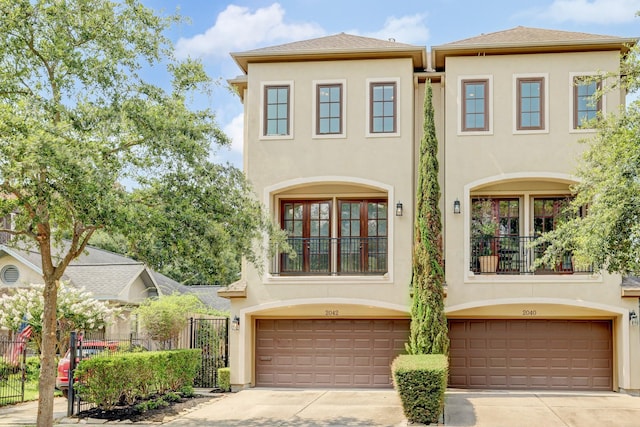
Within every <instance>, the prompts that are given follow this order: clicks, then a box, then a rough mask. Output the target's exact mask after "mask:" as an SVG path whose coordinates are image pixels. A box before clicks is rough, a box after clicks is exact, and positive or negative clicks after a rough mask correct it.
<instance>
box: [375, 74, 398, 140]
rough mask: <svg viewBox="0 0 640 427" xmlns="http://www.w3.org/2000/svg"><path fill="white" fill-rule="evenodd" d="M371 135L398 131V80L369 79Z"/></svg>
mask: <svg viewBox="0 0 640 427" xmlns="http://www.w3.org/2000/svg"><path fill="white" fill-rule="evenodd" d="M367 113H368V116H369V117H368V120H369V129H368V131H369V132H368V134H369V135H390V134H397V133H398V82H397V81H393V80H392V81H369V103H368V112H367Z"/></svg>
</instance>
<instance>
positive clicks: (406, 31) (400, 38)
mask: <svg viewBox="0 0 640 427" xmlns="http://www.w3.org/2000/svg"><path fill="white" fill-rule="evenodd" d="M425 18H426V15H423V14H416V15H407V16H401V17H400V18H396V17H395V16H391V17H389V18H387V20H386V21H385V23H384V27H382V29H380V30H378V31H374V32H371V33H366V34H364V35H365V36H367V37H373V38H376V39H382V40H388V39H395V40H396V41H397V42H400V43H409V44H417V45H426V44H427V39H428V38H429V29H428V28H427V26H426V25H425V23H424V20H425Z"/></svg>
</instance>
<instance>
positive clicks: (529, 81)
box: [517, 77, 545, 130]
mask: <svg viewBox="0 0 640 427" xmlns="http://www.w3.org/2000/svg"><path fill="white" fill-rule="evenodd" d="M517 103H518V104H517V105H518V113H517V114H518V121H517V128H518V130H541V129H544V128H545V122H544V107H545V105H544V103H545V97H544V78H542V77H527V78H518V81H517Z"/></svg>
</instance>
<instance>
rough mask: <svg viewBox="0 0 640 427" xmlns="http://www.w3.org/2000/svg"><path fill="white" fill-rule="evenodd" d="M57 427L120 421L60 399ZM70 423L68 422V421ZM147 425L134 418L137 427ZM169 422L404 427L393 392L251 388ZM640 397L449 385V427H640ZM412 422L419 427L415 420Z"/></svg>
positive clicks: (1, 416)
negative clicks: (85, 414)
mask: <svg viewBox="0 0 640 427" xmlns="http://www.w3.org/2000/svg"><path fill="white" fill-rule="evenodd" d="M54 402H55V418H56V420H57V424H56V425H57V426H58V427H63V426H75V427H78V425H83V426H94V425H115V424H120V425H121V424H123V423H122V422H121V423H106V424H105V423H104V422H103V421H99V420H93V422H94V423H93V424H92V422H91V421H89V422H88V420H76V419H73V423H68V421H71V420H70V419H67V420H64V421H63V419H64V415H65V414H66V400H65V399H63V398H56V399H55V401H54ZM36 416H37V402H27V403H23V404H18V405H11V406H7V407H0V426H31V425H35V422H36ZM63 422H64V424H63ZM141 424H142V425H143V424H145V423H135V425H141ZM152 424H154V425H163V426H169V427H196V426H197V427H200V426H211V425H215V426H223V427H240V426H242V427H293V426H301V427H334V426H335V427H351V426H353V427H383V426H384V427H405V426H408V425H409V424H408V423H407V420H406V419H405V417H404V415H403V413H402V408H401V406H400V400H399V398H398V396H397V393H396V392H395V391H394V390H290V389H287V390H272V389H260V388H258V389H249V390H243V391H241V392H239V393H230V394H225V395H224V396H221V397H219V398H215V399H213V400H212V401H211V402H209V403H206V404H202V405H200V406H198V407H196V408H192V409H191V410H189V411H187V412H185V413H183V414H181V415H179V416H178V417H176V418H173V419H171V420H170V421H169V420H167V422H164V423H152ZM639 425H640V397H636V396H630V395H627V394H622V393H613V392H608V393H591V392H575V393H571V392H544V391H540V392H517V391H469V390H454V389H450V390H447V395H446V406H445V426H451V427H529V426H531V427H541V426H544V427H556V426H558V427H605V426H607V427H608V426H616V427H632V426H633V427H636V426H639ZM411 426H412V427H413V426H416V425H415V424H411Z"/></svg>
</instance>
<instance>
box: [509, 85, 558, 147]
mask: <svg viewBox="0 0 640 427" xmlns="http://www.w3.org/2000/svg"><path fill="white" fill-rule="evenodd" d="M528 78H541V79H542V80H543V81H544V91H543V94H542V96H544V105H543V108H544V115H543V117H542V120H544V128H543V129H518V101H519V100H518V79H528ZM550 85H551V82H550V81H549V73H525V74H514V75H513V96H512V98H513V130H512V132H513V134H514V135H527V134H539V133H549V86H550Z"/></svg>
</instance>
